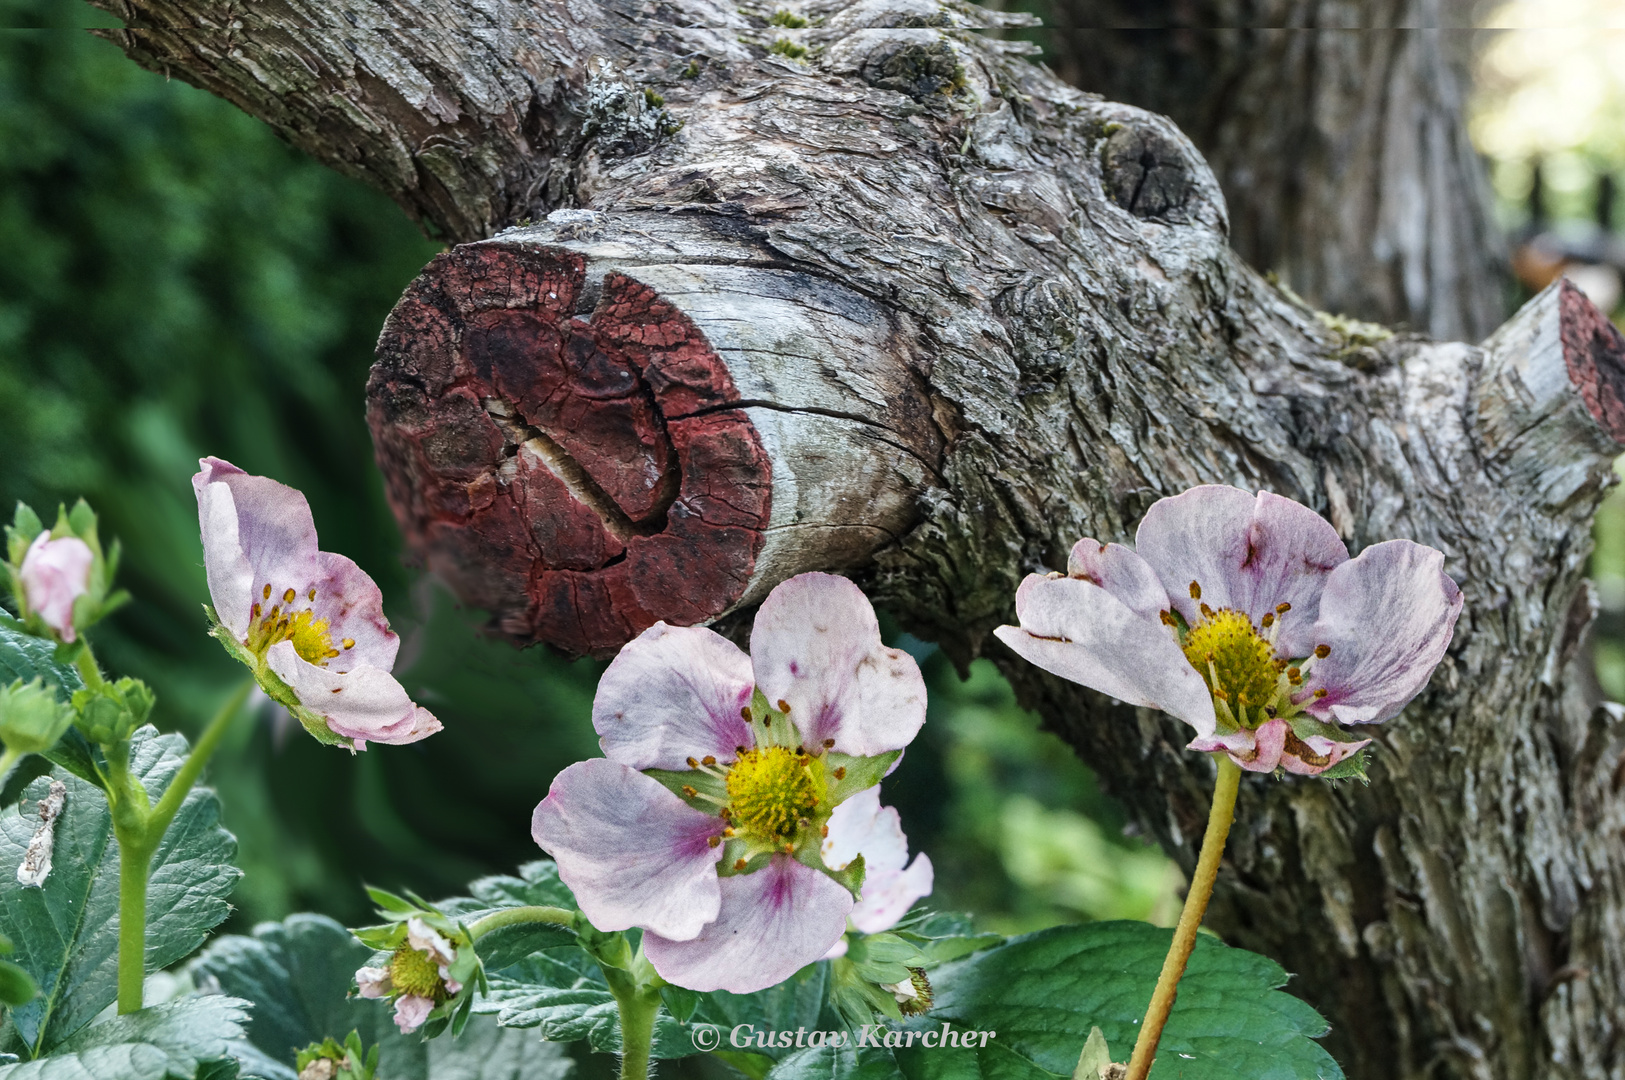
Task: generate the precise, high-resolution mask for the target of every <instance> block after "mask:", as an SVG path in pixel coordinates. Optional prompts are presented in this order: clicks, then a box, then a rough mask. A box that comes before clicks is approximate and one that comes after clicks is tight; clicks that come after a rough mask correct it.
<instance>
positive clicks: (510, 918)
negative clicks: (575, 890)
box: [468, 905, 576, 941]
mask: <svg viewBox="0 0 1625 1080" xmlns="http://www.w3.org/2000/svg"><path fill="white" fill-rule="evenodd" d="M575 919H576V913H575V912H573V911H570V910H569V909H567V908H561V907H545V906H542V905H535V906H531V907H514V908H504V909H503V910H501V911H497V912H493V913H491V914H490V915H487V916H486V917H485V918H483V919H477V920H475V921H474V922H472V923H470V924H469V927H468V936H469V937H470V938H472V939H473V940H474V941H478V940H479V939H480V938H482V937H484V936H485V935H486V934H489V933H490V932H491V931H493V930H500V929H502V928H503V927H504V926H519V925H521V924H523V923H549V924H551V925H554V926H563V927H569V926H573V925H574V924H575Z"/></svg>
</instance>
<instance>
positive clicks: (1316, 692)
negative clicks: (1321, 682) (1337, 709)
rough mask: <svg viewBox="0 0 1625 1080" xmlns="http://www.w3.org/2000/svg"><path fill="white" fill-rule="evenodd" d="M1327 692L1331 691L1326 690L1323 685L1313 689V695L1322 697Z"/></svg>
mask: <svg viewBox="0 0 1625 1080" xmlns="http://www.w3.org/2000/svg"><path fill="white" fill-rule="evenodd" d="M1329 693H1331V691H1329V690H1327V689H1326V688H1325V687H1324V686H1322V687H1321V688H1320V689H1319V690H1316V691H1315V697H1317V698H1323V697H1325V696H1326V695H1327V694H1329Z"/></svg>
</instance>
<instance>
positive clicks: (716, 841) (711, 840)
mask: <svg viewBox="0 0 1625 1080" xmlns="http://www.w3.org/2000/svg"><path fill="white" fill-rule="evenodd" d="M705 842H706V845H707V846H709V847H721V846H722V837H720V836H716V835H712V836H709V837H707V838H706V841H705Z"/></svg>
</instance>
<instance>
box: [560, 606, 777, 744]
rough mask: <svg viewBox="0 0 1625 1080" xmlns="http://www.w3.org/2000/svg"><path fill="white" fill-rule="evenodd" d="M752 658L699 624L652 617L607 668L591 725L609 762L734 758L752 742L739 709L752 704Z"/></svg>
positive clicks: (599, 687)
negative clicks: (683, 624) (684, 624)
mask: <svg viewBox="0 0 1625 1080" xmlns="http://www.w3.org/2000/svg"><path fill="white" fill-rule="evenodd" d="M751 689H752V683H751V669H750V657H748V656H746V655H745V654H744V653H743V652H741V651H740V650H739V647H738V646H736V645H735V644H734V643H733V642H731V641H729V640H728V639H727V638H725V637H723V636H721V635H720V634H717V633H715V632H714V631H711V630H706V629H704V628H702V627H678V626H667V625H666V624H665V623H663V622H659V623H655V624H654V625H653V626H651V627H650V628H649V629H647V630H645V631H644V632H643V633H642V634H639V635H638V636H637V637H636V638H634V639H633V640H632V641H631V642H629V643H628V644H627V645H626V646H625V647H624V648H622V649H621V651H620V653H619V654H618V655H617V656H616V657H615V660H614V661H613V662H612V663H611V664H610V665H609V667H608V668H607V669H606V670H605V671H604V674H603V677H602V678H601V679H599V681H598V693H597V694H596V695H595V696H594V697H593V701H592V726H593V729H594V730H595V731H597V732H598V743H599V745H600V746H602V747H603V748H604V755H605V756H606V757H608V758H609V759H610V760H612V761H618V762H620V763H621V764H623V765H629V766H631V767H632V768H634V769H684V768H687V767H688V765H687V762H688V759H689V758H691V757H692V758H703V757H705V756H706V755H708V754H709V755H712V756H715V757H716V758H718V759H720V760H726V761H732V760H733V759H734V757H735V753H734V748H735V747H739V746H752V745H754V742H755V740H754V739H753V738H752V737H751V733H750V724H749V723H747V722H746V721H745V719H744V718H743V717H742V716H741V715H740V710H741V709H743V708H744V707H745V706H746V705H749V704H750V697H751Z"/></svg>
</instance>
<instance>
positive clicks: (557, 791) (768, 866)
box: [531, 574, 929, 993]
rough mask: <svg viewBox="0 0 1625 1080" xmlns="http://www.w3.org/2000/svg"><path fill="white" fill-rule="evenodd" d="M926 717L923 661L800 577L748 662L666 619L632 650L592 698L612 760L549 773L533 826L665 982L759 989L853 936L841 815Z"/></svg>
mask: <svg viewBox="0 0 1625 1080" xmlns="http://www.w3.org/2000/svg"><path fill="white" fill-rule="evenodd" d="M924 721H925V684H924V680H923V679H921V677H920V671H919V668H918V666H916V665H915V663H914V661H913V660H912V659H910V658H909V656H908V655H907V654H906V653H903V652H900V651H898V650H896V649H888V648H886V647H885V646H884V645H883V644H882V643H881V640H880V628H879V625H878V623H877V622H876V621H875V614H874V610H873V609H872V608H871V607H870V606H869V601H868V600H867V599H865V598H864V595H863V593H862V592H860V591H859V590H858V588H857V586H855V585H853V584H852V583H851V582H849V581H847V580H845V579H844V578H839V577H834V576H831V575H828V574H802V575H800V576H799V577H795V578H792V579H790V580H789V581H787V582H784V583H783V584H781V585H780V586H778V588H776V589H774V590H773V592H772V593H771V594H770V595H769V596H768V598H767V599H766V600H765V601H764V602H763V604H762V606H761V609H760V611H758V613H757V616H756V622H755V628H754V631H753V633H752V635H751V646H750V654H749V655H748V656H747V655H746V654H745V653H743V652H741V651H740V650H739V649H738V648H736V647H735V646H734V645H733V644H732V643H730V642H729V641H727V640H726V639H725V638H722V637H721V636H719V635H717V634H715V633H713V632H712V631H710V630H706V629H703V628H698V627H687V628H685V627H673V626H667V625H666V624H665V623H657V624H655V625H654V626H653V627H651V628H649V629H648V630H646V631H644V633H643V634H642V635H640V636H639V637H638V638H637V639H636V640H634V641H632V642H631V643H629V644H628V645H627V646H626V647H625V648H624V649H622V650H621V652H620V655H619V656H617V657H616V658H615V661H614V662H613V663H612V664H610V666H609V668H608V670H606V671H605V673H604V676H603V679H602V680H601V681H600V682H599V684H598V693H597V696H596V697H595V698H594V700H593V727H594V728H595V729H596V730H597V732H598V735H599V744H600V745H601V746H602V747H603V750H604V754H605V757H603V758H597V759H593V760H590V761H583V762H579V763H577V764H575V765H571V766H570V767H569V768H567V769H565V770H564V771H563V772H561V773H560V774H559V775H558V776H557V777H556V778H555V779H554V781H553V785H552V787H551V789H550V790H549V791H548V795H547V798H545V799H543V800H542V802H541V804H540V805H538V806H537V807H536V813H535V815H534V817H533V818H532V823H531V835H532V836H533V837H534V838H535V839H536V842H537V843H538V844H539V845H541V847H542V848H543V849H545V850H546V851H548V852H549V853H550V854H551V855H552V856H553V857H554V859H555V860H557V862H558V867H559V877H560V878H561V879H562V880H563V881H564V883H565V884H566V885H568V886H569V887H570V889H571V891H572V892H573V893H574V894H575V897H576V900H577V902H578V903H579V904H580V906H581V910H582V912H583V913H584V914H585V915H586V917H587V918H588V919H589V920H590V921H591V922H592V924H593V925H594V926H595V927H597V928H598V929H600V930H604V931H618V930H626V929H629V928H631V927H634V926H636V927H640V928H642V929H643V931H644V934H643V950H644V954H645V956H646V957H647V959H648V960H649V962H650V963H651V964H652V965H653V966H654V969H655V971H657V972H658V973H659V974H660V976H661V977H662V978H664V979H666V980H667V981H669V982H672V983H675V984H677V985H679V986H685V987H688V988H690V989H694V990H719V989H720V990H729V991H732V992H735V993H749V992H751V991H754V990H760V989H762V988H764V987H768V986H772V985H774V984H776V983H778V982H781V981H783V980H784V979H786V978H788V977H789V976H790V975H792V974H794V973H795V972H796V971H797V970H798V969H800V968H801V967H802V966H804V965H806V964H809V963H812V962H813V961H815V960H817V959H819V958H820V957H822V956H824V955H825V954H826V953H827V952H828V951H829V950H830V947H831V946H832V945H834V944H835V942H836V941H837V940H838V939H840V938H841V936H842V935H843V934H844V933H845V931H846V927H847V918H848V916H849V915H851V914H852V913H853V911H854V910H855V907H856V905H855V898H856V897H857V896H858V895H860V894H861V892H862V883H863V874H864V870H865V863H864V860H863V859H860V858H856V857H854V858H853V859H852V861H851V862H850V863H849V864H848V865H846V866H845V868H844V869H843V870H839V871H838V870H833V869H831V868H830V866H829V865H828V864H826V862H825V860H824V857H823V854H822V846H823V842H824V839H825V837H826V834H827V833H829V832H832V831H833V829H832V826H833V825H834V824H835V823H834V822H832V814H833V813H835V812H838V809H839V807H840V806H841V805H842V804H843V803H844V802H845V801H846V800H847V799H849V798H851V797H853V796H856V795H858V794H859V793H863V792H868V791H870V790H871V789H873V788H874V786H875V785H876V784H877V783H878V782H879V780H880V778H881V777H882V776H883V775H884V774H885V773H886V771H887V770H888V769H889V768H890V767H891V766H892V765H893V764H895V762H896V760H897V758H898V757H899V756H900V754H901V752H902V749H903V747H905V746H906V745H907V744H908V743H909V742H910V741H911V740H912V739H913V738H914V735H915V733H916V732H918V731H919V729H920V725H921V724H922V723H924ZM876 806H878V803H876ZM900 835H901V833H900V830H899V836H900ZM904 852H905V854H906V848H905V849H904ZM926 865H927V866H929V864H928V863H927V864H926ZM915 880H917V879H915Z"/></svg>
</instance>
